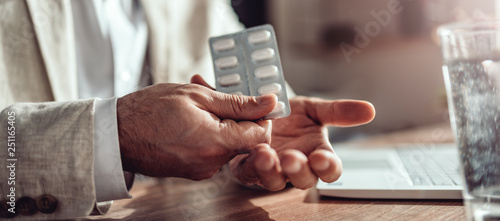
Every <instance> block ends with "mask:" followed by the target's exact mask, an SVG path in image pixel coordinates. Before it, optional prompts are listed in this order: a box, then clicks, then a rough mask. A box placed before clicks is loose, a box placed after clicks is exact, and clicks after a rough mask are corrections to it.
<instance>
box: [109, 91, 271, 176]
mask: <svg viewBox="0 0 500 221" xmlns="http://www.w3.org/2000/svg"><path fill="white" fill-rule="evenodd" d="M276 103H277V98H276V96H274V95H270V96H261V97H257V98H254V97H250V96H237V95H228V94H223V93H219V92H216V91H213V90H210V89H208V88H206V87H202V86H199V85H193V84H190V85H178V84H158V85H154V86H151V87H148V88H145V89H143V90H141V91H137V92H135V93H132V94H129V95H127V96H124V97H122V98H119V99H118V101H117V115H118V132H119V142H120V152H121V157H122V165H123V169H124V170H126V171H130V172H135V173H141V174H144V175H148V176H169V177H170V176H174V177H184V178H188V179H194V180H200V179H205V178H209V177H211V176H212V175H214V174H215V173H216V172H217V171H218V170H219V169H220V168H221V167H222V166H223V165H224V164H226V163H227V162H228V161H229V160H231V159H232V158H233V157H234V156H236V155H237V154H241V153H248V152H250V151H251V150H252V149H254V148H255V147H256V146H257V144H260V143H269V141H270V136H271V131H270V124H269V121H256V122H251V121H245V120H254V121H255V120H257V119H260V118H262V117H263V116H265V115H266V114H268V113H270V112H271V111H272V110H273V108H274V107H275V106H276Z"/></svg>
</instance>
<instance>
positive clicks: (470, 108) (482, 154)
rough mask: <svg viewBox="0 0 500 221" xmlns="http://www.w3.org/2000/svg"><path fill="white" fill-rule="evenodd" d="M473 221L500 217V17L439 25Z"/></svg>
mask: <svg viewBox="0 0 500 221" xmlns="http://www.w3.org/2000/svg"><path fill="white" fill-rule="evenodd" d="M438 34H439V37H440V40H441V49H442V54H443V58H444V61H443V63H444V65H443V75H444V81H445V85H446V94H447V98H448V109H449V112H450V121H451V126H452V129H453V132H454V133H455V138H456V143H457V144H458V147H459V151H460V162H461V169H462V174H463V181H464V182H463V183H464V190H463V197H464V203H465V206H466V210H467V219H468V220H500V21H476V22H472V21H469V22H462V23H455V24H449V25H444V26H441V27H440V28H439V29H438Z"/></svg>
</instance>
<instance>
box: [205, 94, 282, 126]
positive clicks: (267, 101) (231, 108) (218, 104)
mask: <svg viewBox="0 0 500 221" xmlns="http://www.w3.org/2000/svg"><path fill="white" fill-rule="evenodd" d="M213 93H214V94H213V96H212V99H211V100H210V101H207V102H205V104H204V106H205V107H206V108H207V110H208V111H209V112H212V113H214V114H215V115H217V116H218V117H219V118H222V119H232V120H258V119H261V118H263V117H264V116H266V115H267V114H269V113H271V111H272V110H273V109H274V107H275V106H276V104H277V103H278V97H276V95H274V94H268V95H263V96H259V97H251V96H243V95H231V94H224V93H219V92H213Z"/></svg>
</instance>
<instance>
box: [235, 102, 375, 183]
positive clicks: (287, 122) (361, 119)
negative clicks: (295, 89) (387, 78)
mask: <svg viewBox="0 0 500 221" xmlns="http://www.w3.org/2000/svg"><path fill="white" fill-rule="evenodd" d="M290 106H291V109H292V113H291V114H290V116H289V117H286V118H281V119H277V120H274V121H273V127H272V138H271V146H270V147H272V148H270V147H269V146H268V145H266V144H259V145H258V147H257V148H256V149H254V150H252V152H251V153H250V154H246V155H239V156H236V157H235V159H233V160H232V161H231V162H230V167H231V170H232V172H233V174H235V176H236V177H237V178H238V179H239V180H240V181H242V182H243V183H247V184H257V185H260V186H262V187H264V188H266V189H269V190H280V189H283V188H284V187H285V184H286V182H287V181H289V182H291V183H292V184H293V185H294V186H295V187H297V188H300V189H307V188H310V187H312V186H314V185H315V184H316V182H317V180H318V177H319V178H321V179H322V180H323V181H325V182H333V181H335V180H337V179H338V178H339V177H340V175H341V173H342V162H341V161H340V159H339V157H338V156H337V155H336V154H335V152H334V151H333V148H332V146H331V144H330V142H329V141H328V131H327V128H326V126H327V125H331V126H338V127H346V126H356V125H361V124H365V123H368V122H370V121H371V120H372V119H373V118H374V116H375V109H374V108H373V106H372V105H371V104H370V103H368V102H365V101H355V100H337V101H327V100H323V99H319V98H308V97H295V98H292V99H290Z"/></svg>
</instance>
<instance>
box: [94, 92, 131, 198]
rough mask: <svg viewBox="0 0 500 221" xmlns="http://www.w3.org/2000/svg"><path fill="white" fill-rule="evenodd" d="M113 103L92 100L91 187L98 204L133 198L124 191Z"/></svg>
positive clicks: (114, 102) (125, 188) (106, 100)
mask: <svg viewBox="0 0 500 221" xmlns="http://www.w3.org/2000/svg"><path fill="white" fill-rule="evenodd" d="M116 100H117V98H110V99H104V100H100V99H96V101H95V115H94V184H95V190H96V201H97V202H103V201H109V200H118V199H125V198H132V196H130V194H129V193H128V191H127V184H126V183H125V179H124V175H123V169H122V162H121V157H120V146H119V141H118V121H117V117H116V114H117V113H116Z"/></svg>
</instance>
